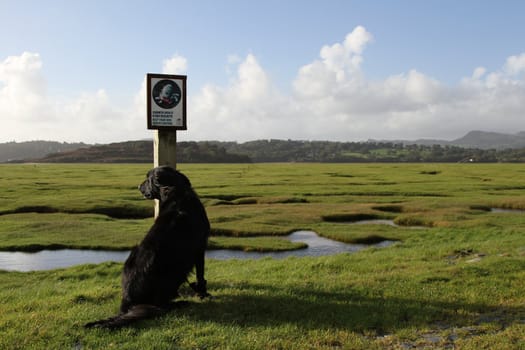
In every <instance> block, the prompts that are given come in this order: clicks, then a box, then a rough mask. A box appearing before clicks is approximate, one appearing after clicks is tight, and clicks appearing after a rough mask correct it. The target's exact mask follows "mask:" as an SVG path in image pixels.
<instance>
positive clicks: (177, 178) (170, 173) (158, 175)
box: [155, 166, 191, 188]
mask: <svg viewBox="0 0 525 350" xmlns="http://www.w3.org/2000/svg"><path fill="white" fill-rule="evenodd" d="M155 182H156V183H157V184H158V186H159V187H164V186H167V187H175V188H191V183H190V180H189V179H188V178H187V177H186V176H185V175H184V174H182V173H180V172H178V171H177V170H175V169H173V168H172V167H169V166H160V167H157V168H155Z"/></svg>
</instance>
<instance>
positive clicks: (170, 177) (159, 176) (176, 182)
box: [139, 165, 191, 200]
mask: <svg viewBox="0 0 525 350" xmlns="http://www.w3.org/2000/svg"><path fill="white" fill-rule="evenodd" d="M187 189H191V183H190V180H188V178H187V177H186V176H185V175H184V174H182V173H180V172H178V171H177V170H175V169H173V168H172V167H169V166H165V165H164V166H159V167H156V168H153V169H151V170H150V171H148V174H147V175H146V180H144V182H143V183H142V184H140V186H139V190H140V192H141V193H142V195H143V196H144V197H145V198H147V199H159V200H161V199H162V197H163V196H165V195H166V194H167V193H168V192H172V191H184V190H187Z"/></svg>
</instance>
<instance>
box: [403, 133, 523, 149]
mask: <svg viewBox="0 0 525 350" xmlns="http://www.w3.org/2000/svg"><path fill="white" fill-rule="evenodd" d="M395 142H400V143H403V144H406V145H441V146H458V147H464V148H478V149H485V150H486V149H497V150H502V149H507V148H511V149H516V148H525V131H521V132H519V133H517V134H503V133H497V132H488V131H470V132H469V133H467V134H466V135H465V136H463V137H460V138H458V139H456V140H452V141H445V140H432V139H419V140H415V141H406V140H403V141H395Z"/></svg>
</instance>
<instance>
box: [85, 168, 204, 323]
mask: <svg viewBox="0 0 525 350" xmlns="http://www.w3.org/2000/svg"><path fill="white" fill-rule="evenodd" d="M139 189H140V192H142V194H143V195H144V197H145V198H147V199H158V200H159V201H160V211H159V215H158V217H157V219H156V220H155V223H154V224H153V226H152V227H151V228H150V230H149V232H148V234H147V235H146V236H145V237H144V239H143V240H142V242H141V243H140V244H139V245H138V246H137V247H135V248H134V249H133V250H132V251H131V253H130V255H129V257H128V259H127V260H126V262H125V264H124V271H123V272H122V302H121V305H120V313H119V314H118V315H117V316H114V317H111V318H108V319H104V320H100V321H95V322H90V323H88V324H86V325H85V327H88V328H89V327H104V328H118V327H121V326H124V325H127V324H130V323H132V322H135V321H137V320H140V319H145V318H151V317H155V316H158V315H161V314H163V313H165V312H167V311H168V310H171V309H172V308H173V306H174V304H173V302H172V301H173V300H174V299H175V298H176V297H177V296H178V290H179V287H180V286H181V284H183V283H184V282H186V281H187V280H188V279H187V278H188V275H189V274H190V273H191V271H192V270H193V267H195V269H196V275H197V282H194V283H191V284H190V286H191V287H192V289H193V290H194V291H195V292H196V293H197V295H199V296H200V297H201V298H205V297H208V296H210V295H209V294H208V292H207V290H206V280H205V279H204V252H205V250H206V245H207V241H208V236H209V234H210V224H209V221H208V217H207V216H206V211H205V210H204V207H203V205H202V203H201V202H200V200H199V197H198V196H197V194H196V193H195V192H194V191H193V189H192V187H191V184H190V181H189V180H188V178H187V177H186V176H184V175H183V174H182V173H180V172H178V171H177V170H175V169H173V168H171V167H168V166H161V167H157V168H154V169H152V170H150V171H149V172H148V174H147V177H146V180H145V181H144V182H143V183H142V184H141V185H140V186H139Z"/></svg>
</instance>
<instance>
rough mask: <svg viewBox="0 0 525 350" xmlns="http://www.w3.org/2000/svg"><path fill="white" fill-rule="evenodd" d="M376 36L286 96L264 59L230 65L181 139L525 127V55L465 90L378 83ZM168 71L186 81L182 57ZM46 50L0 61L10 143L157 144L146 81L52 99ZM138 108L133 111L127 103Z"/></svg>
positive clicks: (404, 134)
mask: <svg viewBox="0 0 525 350" xmlns="http://www.w3.org/2000/svg"><path fill="white" fill-rule="evenodd" d="M372 41H373V36H372V34H370V33H369V32H368V31H367V30H366V29H365V28H364V27H361V26H359V27H356V28H355V29H354V30H353V31H352V32H350V33H349V34H348V35H346V36H345V37H344V38H343V39H342V41H341V42H339V43H335V44H331V45H325V46H323V47H322V48H321V49H320V51H319V57H318V58H317V59H316V60H314V61H312V62H308V63H306V64H304V65H303V66H302V67H299V68H298V70H297V74H296V77H295V78H294V80H293V81H292V82H291V83H292V86H293V91H292V93H286V94H285V93H283V92H281V91H279V90H278V89H277V87H276V84H275V83H274V82H273V81H272V79H271V77H270V75H269V74H268V73H267V72H266V70H265V69H264V67H263V66H262V65H261V64H260V63H259V61H258V59H257V57H256V56H255V55H254V54H248V55H246V56H245V57H239V56H237V55H232V56H230V57H228V58H227V60H226V61H225V63H226V65H225V67H226V68H225V73H226V74H228V76H229V78H230V79H229V80H228V82H227V83H226V84H224V85H216V84H213V83H208V84H207V85H205V86H202V87H201V88H200V90H199V91H198V92H197V93H195V94H193V95H190V96H188V130H187V131H183V132H180V133H179V135H180V136H179V139H180V140H238V141H246V140H253V139H265V138H284V139H288V138H291V139H316V140H346V141H348V140H366V139H369V138H375V139H401V138H404V139H417V138H422V137H433V138H446V139H452V138H455V137H459V136H462V135H463V134H465V133H466V132H468V131H470V130H473V129H482V130H493V131H501V132H517V131H521V130H525V125H524V122H523V117H524V115H523V113H524V112H523V111H525V77H524V75H523V73H525V53H523V54H520V55H515V56H510V57H509V58H508V59H507V60H506V61H505V62H503V64H502V66H501V68H500V69H499V70H496V71H488V70H487V69H486V68H484V67H476V68H474V70H473V71H472V73H470V74H467V75H466V76H465V77H464V78H463V79H461V80H460V82H459V83H458V84H456V85H450V84H444V83H442V82H440V81H439V80H437V79H435V78H432V77H430V76H428V75H426V74H425V73H424V72H420V71H417V70H414V69H413V70H409V71H408V72H403V73H399V74H393V75H391V76H388V77H385V78H383V79H376V80H370V79H367V77H366V72H364V71H363V70H362V62H363V61H364V60H365V50H366V47H367V45H369V44H370V43H371V42H372ZM161 63H162V71H163V73H170V74H185V73H186V71H187V68H188V62H187V60H186V58H185V57H183V56H180V55H174V56H172V57H170V58H167V59H166V60H164V61H163V62H161ZM42 66H43V63H42V60H41V58H40V56H39V55H38V54H36V53H23V54H21V55H20V56H11V57H8V58H7V59H5V60H4V61H0V115H1V116H2V120H3V123H4V124H3V125H4V126H6V127H5V128H2V131H0V133H4V132H5V131H4V130H8V134H7V135H5V134H2V135H0V142H3V141H8V140H13V139H15V140H27V139H53V140H60V141H62V140H65V141H84V142H113V141H120V140H129V139H140V138H145V137H151V136H152V132H151V131H147V130H146V126H145V94H146V91H145V90H146V89H145V81H143V82H142V85H140V83H137V94H136V95H135V96H133V97H130V102H132V103H128V104H116V103H114V102H113V100H112V97H111V96H110V93H109V92H108V91H107V90H106V89H104V88H101V89H98V90H96V91H91V92H90V91H87V92H83V93H79V94H78V95H76V96H62V97H61V96H58V97H57V96H48V95H47V94H46V82H45V79H44V77H43V74H42ZM122 105H131V107H129V108H126V109H124V108H122V107H118V106H122Z"/></svg>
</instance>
